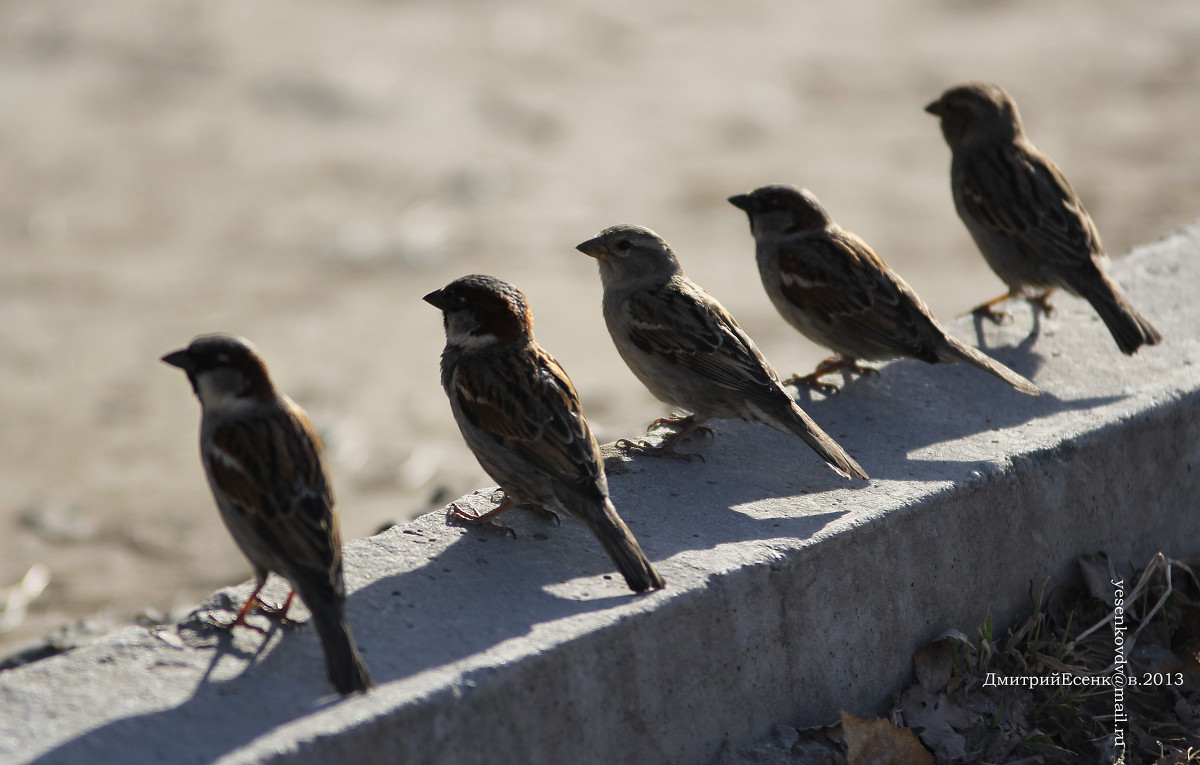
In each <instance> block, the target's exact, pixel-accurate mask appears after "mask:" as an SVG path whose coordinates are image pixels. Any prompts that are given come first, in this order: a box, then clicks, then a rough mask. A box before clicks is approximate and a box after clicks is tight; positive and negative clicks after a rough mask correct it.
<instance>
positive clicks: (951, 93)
mask: <svg viewBox="0 0 1200 765" xmlns="http://www.w3.org/2000/svg"><path fill="white" fill-rule="evenodd" d="M925 111H927V112H929V113H930V114H933V115H935V116H937V117H940V118H941V119H942V135H943V136H945V138H946V143H948V144H950V148H951V150H957V149H958V148H959V147H960V146H962V145H963V142H964V141H967V140H969V139H972V138H976V137H978V138H984V137H986V138H988V139H990V140H1001V141H1011V140H1013V139H1014V138H1016V137H1018V136H1020V135H1021V115H1020V114H1018V113H1017V103H1016V102H1015V101H1013V100H1012V97H1011V96H1009V95H1008V93H1006V92H1005V91H1004V88H1002V87H1000V86H999V85H994V84H992V83H990V82H970V83H967V84H966V85H959V86H957V87H954V88H950V89H949V90H947V91H946V92H945V93H943V94H942V97H941V98H939V99H938V100H936V101H934V102H933V103H931V104H929V105H928V106H926V107H925Z"/></svg>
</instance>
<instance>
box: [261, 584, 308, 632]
mask: <svg viewBox="0 0 1200 765" xmlns="http://www.w3.org/2000/svg"><path fill="white" fill-rule="evenodd" d="M295 597H296V591H295V590H292V591H291V592H289V593H288V596H287V599H286V600H284V601H283V603H282V605H278V606H277V605H275V604H274V603H268V602H267V601H265V600H263V599H262V598H256V600H257V601H258V604H257V610H258V612H259V613H260V614H264V615H266V617H267V618H268V619H270V620H271V621H273V622H275V623H276V624H278V625H279V626H280V627H296V626H299V624H300V622H298V621H296V620H295V619H291V618H289V617H288V609H289V608H291V607H292V599H293V598H295Z"/></svg>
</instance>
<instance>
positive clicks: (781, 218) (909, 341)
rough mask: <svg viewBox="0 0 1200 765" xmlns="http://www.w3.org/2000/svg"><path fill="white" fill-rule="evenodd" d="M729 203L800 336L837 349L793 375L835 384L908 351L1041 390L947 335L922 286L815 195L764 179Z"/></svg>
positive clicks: (772, 293)
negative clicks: (740, 213)
mask: <svg viewBox="0 0 1200 765" xmlns="http://www.w3.org/2000/svg"><path fill="white" fill-rule="evenodd" d="M729 202H730V203H731V204H733V205H734V206H735V207H738V208H740V209H742V210H744V211H745V212H746V215H747V216H748V217H749V218H750V233H751V234H753V236H754V241H755V257H756V259H757V261H758V273H759V275H760V276H761V277H762V283H763V287H764V288H765V289H766V291H767V295H768V296H769V297H770V298H771V302H772V303H773V304H774V305H775V308H776V310H778V311H779V313H780V315H781V316H783V318H784V320H785V321H787V323H789V324H791V325H792V326H793V327H795V328H796V329H798V330H800V333H801V334H802V335H804V336H805V337H807V338H808V339H809V340H812V341H813V342H814V343H817V344H818V345H823V346H825V347H827V348H829V349H831V350H832V351H833V352H834V353H835V354H837V355H836V356H834V357H833V358H831V359H827V360H826V361H823V362H821V364H820V365H819V366H818V367H817V369H816V371H815V372H813V373H812V374H809V375H807V376H805V377H798V378H793V380H797V381H799V382H802V383H805V384H808V385H813V386H817V387H822V388H827V387H832V386H827V385H826V384H823V383H821V382H820V378H821V377H822V376H824V375H827V374H830V373H832V372H835V371H839V370H843V369H846V370H850V371H851V372H858V373H863V372H866V371H868V370H867V369H866V368H864V367H861V366H859V364H858V360H859V359H869V360H877V361H878V360H884V359H890V358H895V357H897V356H907V357H910V358H914V359H920V360H921V361H925V362H928V363H930V364H937V363H938V362H941V363H944V364H960V363H962V364H970V365H972V366H975V367H978V368H979V369H982V370H983V371H985V372H990V373H991V374H994V375H995V376H996V377H999V378H1000V379H1001V380H1004V381H1005V382H1006V383H1008V384H1009V385H1011V386H1013V387H1014V388H1016V389H1017V390H1019V391H1021V392H1022V393H1028V394H1031V395H1037V394H1039V393H1041V391H1040V390H1038V388H1037V386H1036V385H1034V384H1033V383H1031V382H1030V381H1029V380H1026V379H1025V378H1024V377H1022V376H1021V375H1019V374H1017V373H1016V372H1014V371H1012V370H1011V369H1009V368H1008V367H1006V366H1004V365H1003V364H1000V363H998V362H997V361H995V360H993V359H992V358H990V357H988V356H987V355H985V354H984V353H983V352H981V351H979V350H976V349H975V348H972V347H971V346H969V345H966V344H965V343H962V342H960V341H958V340H956V339H955V338H953V337H951V336H949V335H947V334H946V331H945V330H944V329H942V326H941V325H940V324H938V321H937V319H935V318H934V317H933V314H932V313H930V311H929V307H928V306H926V305H925V303H924V302H923V301H922V300H921V298H919V297H917V293H916V292H914V291H913V289H912V288H911V287H909V286H908V284H907V283H905V281H904V280H903V279H901V278H900V276H899V274H897V273H896V272H895V271H893V270H892V269H891V268H890V267H889V266H888V264H887V263H884V262H883V260H882V259H881V258H880V257H879V256H878V255H876V254H875V251H874V250H872V249H871V248H870V247H869V246H868V245H867V243H866V242H864V241H863V240H862V239H860V238H859V237H857V236H855V235H854V234H853V233H851V232H850V231H847V230H846V229H844V228H842V227H841V226H839V225H838V224H837V223H834V221H833V218H831V217H830V216H829V213H828V212H826V210H825V208H824V207H822V206H821V203H820V202H819V201H817V198H816V196H814V195H813V193H812V192H810V191H808V190H807V189H798V188H796V187H795V186H784V185H777V186H763V187H762V188H758V189H755V190H754V191H752V192H750V193H748V194H738V195H736V196H732V197H730V198H729ZM789 382H791V380H789Z"/></svg>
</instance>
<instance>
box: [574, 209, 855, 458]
mask: <svg viewBox="0 0 1200 765" xmlns="http://www.w3.org/2000/svg"><path fill="white" fill-rule="evenodd" d="M576 249H578V250H579V251H580V252H582V253H584V254H585V255H589V256H591V257H593V258H596V259H597V260H598V261H599V263H600V281H601V284H602V285H603V287H604V300H603V307H604V321H605V323H606V324H607V325H608V332H609V334H610V335H612V339H613V343H614V344H615V345H616V347H617V352H618V353H620V354H621V358H622V359H624V360H625V363H626V364H627V365H628V366H629V369H630V371H632V372H633V374H634V376H635V377H637V378H638V379H639V380H641V381H642V384H643V385H645V386H646V387H647V388H648V389H649V390H650V392H651V393H653V394H654V395H655V396H656V397H657V398H659V399H660V400H662V401H665V402H667V403H668V404H672V405H674V406H678V407H681V408H683V409H687V410H688V411H690V412H692V415H691V416H689V417H685V418H682V419H681V420H676V422H678V423H679V424H681V425H682V426H683V428H682V430H680V431H679V432H678V433H676V434H675V435H674V436H672V437H671V438H670V439H668V440H667V442H666V443H665V444H664V446H663V447H660V448H663V449H666V450H667V451H668V452H669V451H670V450H671V449H672V448H673V447H674V445H675V444H676V443H678V442H679V441H681V440H682V439H684V438H686V437H687V436H688V435H690V434H691V433H692V432H694V431H695V430H696V429H697V428H698V427H700V425H701V424H702V423H703V422H704V421H705V420H708V419H712V418H716V419H730V418H740V419H743V420H747V421H750V422H758V423H762V424H764V425H770V426H771V427H772V428H775V429H776V430H779V431H782V432H784V433H790V434H792V435H795V436H799V437H800V438H802V439H803V440H804V442H805V443H807V444H808V445H809V446H810V447H812V449H813V451H815V452H816V453H817V454H819V455H820V456H821V459H823V460H825V462H826V463H828V464H829V466H830V467H832V468H833V469H834V470H836V471H837V472H838V473H839V474H841V475H842V476H845V477H847V478H849V477H854V478H864V479H865V478H867V474H866V472H864V471H863V469H862V468H861V467H859V465H858V463H857V462H855V461H854V460H853V459H852V458H851V457H850V455H848V454H846V451H845V450H844V449H842V447H841V446H839V445H838V444H837V443H836V442H835V441H834V440H833V439H832V438H830V437H829V435H828V434H826V433H825V431H823V430H821V428H820V427H818V426H817V424H816V423H815V422H813V420H812V418H811V417H809V416H808V415H807V414H805V412H804V410H802V409H801V408H800V407H799V406H797V404H796V402H795V401H793V400H792V398H791V396H789V395H788V393H787V391H786V390H784V388H783V385H782V384H781V383H780V382H779V377H778V376H777V375H776V374H775V370H773V369H772V368H771V365H770V364H768V363H767V360H766V359H765V358H764V357H763V355H762V353H760V352H759V350H758V348H757V347H756V346H755V345H754V341H753V340H751V339H750V337H749V336H748V335H747V334H746V333H745V332H743V331H742V328H741V327H739V326H738V323H737V322H736V321H735V320H734V318H733V317H732V316H730V315H729V312H728V311H726V310H725V308H724V307H723V306H722V305H721V304H720V303H718V302H717V301H716V299H714V298H713V297H712V296H711V295H709V294H708V293H707V292H705V291H704V290H703V289H701V288H700V287H699V286H697V285H696V284H695V283H694V282H692V281H691V280H690V279H688V278H687V276H685V275H684V273H683V269H682V268H681V267H680V265H679V260H678V259H677V258H676V257H675V253H674V251H672V250H671V247H670V245H668V244H667V243H666V242H665V241H664V240H663V239H662V237H660V236H659V235H658V234H655V233H654V232H653V231H651V230H650V229H648V228H642V227H641V226H630V225H620V226H612V227H611V228H607V229H605V230H604V231H602V232H600V234H599V235H597V236H595V237H593V238H591V239H589V240H587V241H586V242H583V243H581V244H579V245H578V246H577V247H576Z"/></svg>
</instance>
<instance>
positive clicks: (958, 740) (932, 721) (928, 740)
mask: <svg viewBox="0 0 1200 765" xmlns="http://www.w3.org/2000/svg"><path fill="white" fill-rule="evenodd" d="M900 705H901V709H902V710H903V712H904V722H905V724H906V725H907V726H908V727H909V729H910V730H912V731H913V732H914V733H916V734H917V735H918V736H920V737H921V741H922V742H923V743H924V744H925V746H927V747H929V748H930V749H932V750H933V752H934V754H937V755H940V756H941V757H942V758H943V759H957V758H961V757H965V756H966V754H967V740H966V738H964V737H963V736H962V735H960V734H959V733H958V731H956V730H955V728H968V727H970V725H971V722H972V719H971V716H970V715H969V714H967V713H966V712H965V711H963V710H962V709H961V708H960V707H958V706H957V705H956V704H955V703H954V702H953V701H951V700H950V699H949V697H947V696H946V694H944V693H936V694H935V693H930V692H928V691H926V690H925V689H924V688H922V687H921V686H917V685H914V686H913V687H911V688H909V689H908V690H907V691H905V692H904V695H903V696H901V697H900Z"/></svg>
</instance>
